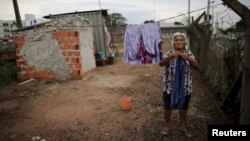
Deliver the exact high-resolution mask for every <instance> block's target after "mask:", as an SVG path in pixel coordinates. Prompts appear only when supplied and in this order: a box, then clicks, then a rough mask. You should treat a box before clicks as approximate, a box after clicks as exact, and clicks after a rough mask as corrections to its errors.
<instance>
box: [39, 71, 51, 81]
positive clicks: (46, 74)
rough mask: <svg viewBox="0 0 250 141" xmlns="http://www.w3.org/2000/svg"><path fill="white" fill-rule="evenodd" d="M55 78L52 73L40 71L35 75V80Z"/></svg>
mask: <svg viewBox="0 0 250 141" xmlns="http://www.w3.org/2000/svg"><path fill="white" fill-rule="evenodd" d="M54 76H55V74H54V72H53V71H40V72H36V73H35V78H37V79H39V80H43V79H46V78H53V77H54Z"/></svg>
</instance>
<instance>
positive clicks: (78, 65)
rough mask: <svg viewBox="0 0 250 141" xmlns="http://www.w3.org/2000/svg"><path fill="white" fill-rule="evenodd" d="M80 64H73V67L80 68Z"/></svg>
mask: <svg viewBox="0 0 250 141" xmlns="http://www.w3.org/2000/svg"><path fill="white" fill-rule="evenodd" d="M81 67H82V65H81V64H79V63H76V64H74V69H81Z"/></svg>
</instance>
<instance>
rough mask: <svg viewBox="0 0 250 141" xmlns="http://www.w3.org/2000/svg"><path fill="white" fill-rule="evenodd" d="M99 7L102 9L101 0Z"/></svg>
mask: <svg viewBox="0 0 250 141" xmlns="http://www.w3.org/2000/svg"><path fill="white" fill-rule="evenodd" d="M99 8H100V10H101V9H102V6H101V0H99Z"/></svg>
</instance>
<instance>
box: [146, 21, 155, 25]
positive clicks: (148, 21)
mask: <svg viewBox="0 0 250 141" xmlns="http://www.w3.org/2000/svg"><path fill="white" fill-rule="evenodd" d="M153 22H155V21H154V20H145V21H144V23H145V24H146V23H153Z"/></svg>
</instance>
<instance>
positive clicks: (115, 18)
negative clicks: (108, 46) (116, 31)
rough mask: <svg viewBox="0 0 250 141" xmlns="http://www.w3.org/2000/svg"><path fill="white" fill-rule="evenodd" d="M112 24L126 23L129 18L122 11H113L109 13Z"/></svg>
mask: <svg viewBox="0 0 250 141" xmlns="http://www.w3.org/2000/svg"><path fill="white" fill-rule="evenodd" d="M109 18H110V23H111V26H117V25H126V24H127V23H126V21H127V19H126V18H125V17H123V16H122V14H120V13H111V14H109Z"/></svg>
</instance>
